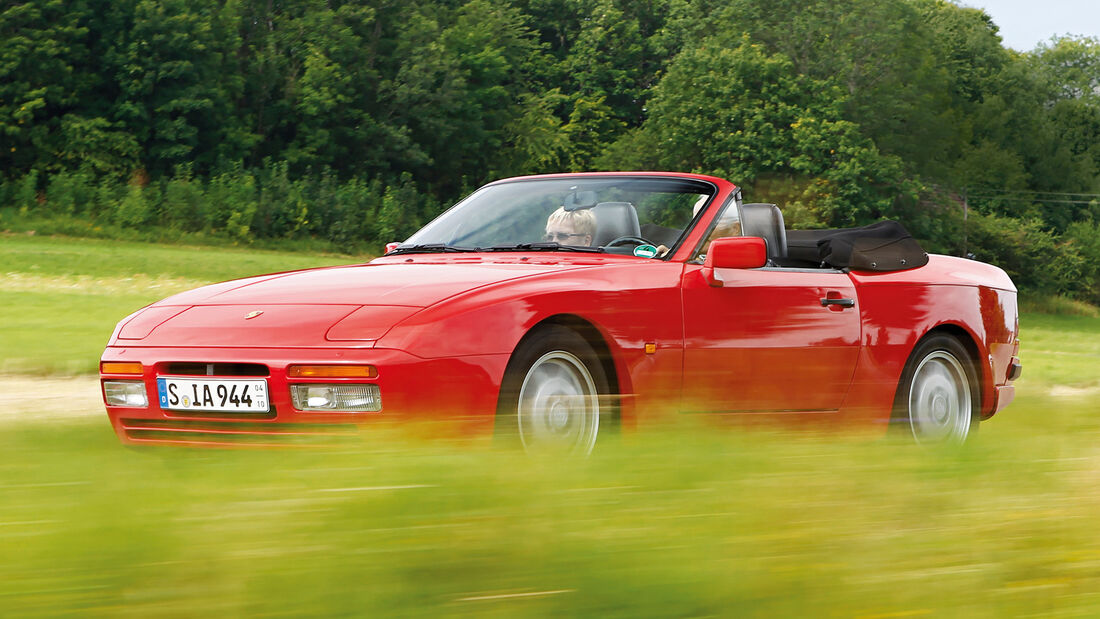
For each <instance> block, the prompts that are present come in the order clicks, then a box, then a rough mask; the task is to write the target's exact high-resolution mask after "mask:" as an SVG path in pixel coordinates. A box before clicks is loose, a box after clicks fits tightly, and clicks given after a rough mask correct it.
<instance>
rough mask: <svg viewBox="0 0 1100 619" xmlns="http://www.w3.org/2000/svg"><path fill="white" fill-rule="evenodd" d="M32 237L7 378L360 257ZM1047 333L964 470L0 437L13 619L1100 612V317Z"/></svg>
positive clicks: (406, 443)
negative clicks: (174, 300)
mask: <svg viewBox="0 0 1100 619" xmlns="http://www.w3.org/2000/svg"><path fill="white" fill-rule="evenodd" d="M9 240H12V239H10V238H2V239H0V256H2V257H0V261H2V265H3V266H2V267H0V273H5V274H6V275H4V277H7V280H5V281H6V284H7V285H6V286H5V288H4V290H5V292H3V293H0V303H3V306H4V307H7V308H16V311H9V312H8V316H7V317H6V318H7V320H6V324H2V325H0V338H3V339H2V343H3V346H2V350H3V357H10V356H11V355H13V354H15V355H18V356H19V357H18V358H23V359H26V358H31V357H30V356H29V355H31V354H32V353H31V351H36V352H34V354H36V355H38V357H35V358H36V359H37V361H36V363H39V364H42V366H43V367H58V368H64V367H67V366H66V363H68V362H69V361H70V360H73V359H76V357H75V356H73V355H75V354H76V352H75V348H74V349H73V350H67V349H65V347H66V346H72V345H73V344H72V343H73V342H81V341H87V342H92V341H94V342H95V346H86V347H87V348H88V349H89V350H90V351H91V353H90V354H91V357H90V359H91V361H90V366H89V367H92V368H94V362H95V359H96V358H98V354H99V351H100V349H101V347H102V344H103V340H105V339H106V337H107V335H108V334H109V331H110V327H111V325H113V323H114V321H115V320H117V319H118V317H121V315H124V314H126V313H128V312H130V311H131V310H132V309H134V308H135V307H137V306H138V305H140V304H142V303H144V302H145V300H146V299H148V300H152V299H154V298H157V297H159V296H163V294H162V293H164V294H166V293H167V292H170V290H167V288H171V287H172V286H173V285H181V286H182V285H185V284H187V285H190V283H192V282H198V281H200V280H205V279H211V280H212V279H223V278H225V277H233V276H235V275H239V274H244V273H233V272H226V271H221V270H219V269H231V268H236V266H237V265H239V264H240V263H241V262H243V261H244V260H246V259H248V260H258V261H260V262H256V263H253V265H250V266H249V267H247V268H249V269H251V268H252V267H253V266H255V267H256V268H255V271H267V270H276V269H285V268H291V267H298V266H308V263H309V262H310V261H315V262H314V264H319V263H327V262H340V261H344V260H346V259H341V258H340V257H330V256H298V255H290V254H259V255H258V256H252V254H253V253H254V252H246V253H240V252H229V253H223V252H224V250H203V251H201V252H194V253H188V252H191V250H188V249H186V248H163V247H151V246H141V245H125V244H123V245H116V244H110V243H103V244H96V243H90V244H87V245H85V244H84V243H86V242H84V241H81V242H70V241H68V240H59V239H39V238H35V239H18V240H14V241H13V244H9V243H8V241H9ZM70 251H71V252H75V253H72V254H65V252H70ZM115 252H121V253H115ZM59 255H65V256H66V257H58V256H59ZM158 255H159V256H160V257H159V258H157V257H156V256H158ZM120 261H125V262H127V264H130V265H131V267H130V268H123V269H121V270H119V269H118V264H119V262H120ZM299 261H300V262H299ZM139 264H140V265H141V266H140V268H138V267H135V266H134V265H139ZM30 265H37V268H31V266H30ZM135 274H140V276H137V277H135ZM26 281H29V282H30V284H27V285H24V284H22V283H20V282H26ZM158 285H159V286H163V287H164V289H161V288H158V289H155V290H153V289H152V286H158ZM67 286H68V287H67ZM116 305H117V307H115V306H116ZM115 314H117V316H116V315H115ZM13 316H14V317H15V318H16V319H17V320H16V321H15V322H12V321H13ZM104 323H106V324H104ZM12 325H14V326H12ZM1021 325H1022V329H1023V335H1022V341H1023V347H1022V351H1021V356H1022V357H1023V361H1024V377H1023V378H1022V379H1021V380H1020V381H1019V382H1018V384H1017V387H1018V398H1017V401H1016V402H1014V403H1013V404H1012V405H1011V406H1009V408H1008V409H1006V410H1005V411H1003V412H1001V413H1000V414H998V415H997V416H996V417H994V418H993V419H992V420H990V421H989V422H987V423H984V424H982V428H981V431H980V433H979V436H978V440H977V441H975V442H973V443H971V444H970V445H968V446H967V447H965V448H943V449H920V448H916V447H913V446H911V445H908V444H905V443H903V442H896V441H892V440H878V441H865V440H854V439H853V438H850V437H848V436H846V435H844V434H842V433H807V432H792V431H783V430H780V429H768V430H751V431H750V430H744V429H730V428H723V429H721V430H719V431H716V430H715V429H714V427H713V426H711V425H708V424H705V423H704V424H703V425H701V426H696V425H693V424H697V423H700V422H699V420H697V419H694V418H693V419H692V420H680V421H679V422H677V423H673V424H669V425H666V426H662V427H660V428H656V429H654V431H651V432H647V433H644V434H639V435H629V436H626V437H623V438H622V439H620V440H616V441H611V442H609V443H607V444H603V445H601V446H600V449H599V451H598V452H597V454H596V455H594V456H593V457H591V458H588V459H566V460H562V459H548V458H539V457H525V456H522V455H520V454H518V453H516V452H514V451H510V450H501V449H493V448H490V447H489V446H487V445H485V444H483V443H482V442H479V441H475V440H463V439H454V438H451V439H436V440H423V439H419V438H417V437H418V436H424V435H430V434H432V429H431V428H412V429H409V428H387V427H382V428H367V429H365V430H364V431H363V432H362V434H361V436H360V437H359V438H357V439H356V440H355V441H354V442H352V443H350V444H345V445H343V446H340V447H337V448H331V449H317V448H313V449H308V450H301V451H297V450H283V451H250V450H177V449H170V448H166V449H153V450H131V449H125V448H122V447H120V446H119V444H118V441H117V439H116V438H115V437H114V435H113V433H112V432H111V430H110V428H109V425H108V424H107V422H106V416H105V415H101V416H97V417H95V418H93V419H91V420H71V419H68V420H61V419H58V418H41V419H34V418H29V419H24V420H16V419H12V417H11V416H8V417H0V557H2V560H0V615H3V616H9V615H10V616H47V615H48V616H55V615H65V614H80V615H91V616H112V617H113V616H133V617H145V616H211V615H216V616H241V615H290V616H302V615H309V616H331V615H354V616H419V617H434V616H439V615H443V616H469V617H483V616H500V617H515V616H522V617H558V616H590V617H637V616H661V617H664V616H706V615H712V616H713V615H717V616H756V617H776V616H783V617H786V616H798V617H802V616H812V617H911V616H947V617H967V618H970V617H1006V616H1028V615H1032V616H1043V617H1091V616H1096V615H1098V614H1100V593H1098V592H1100V536H1097V535H1096V523H1097V522H1100V494H1098V493H1097V492H1096V484H1097V481H1098V480H1100V449H1098V447H1097V446H1098V445H1100V403H1098V398H1097V396H1098V395H1100V394H1098V392H1097V391H1096V388H1097V387H1100V363H1097V361H1098V360H1100V359H1098V358H1097V357H1098V356H1100V318H1094V317H1089V316H1087V315H1076V316H1048V315H1040V314H1031V313H1029V314H1026V315H1024V316H1023V317H1022V319H1021ZM81 354H85V353H81ZM5 363H6V362H5ZM73 367H76V366H75V365H74V366H73ZM1074 389H1076V391H1074ZM1059 390H1061V391H1059ZM1075 394H1076V395H1075Z"/></svg>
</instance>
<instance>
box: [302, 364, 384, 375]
mask: <svg viewBox="0 0 1100 619" xmlns="http://www.w3.org/2000/svg"><path fill="white" fill-rule="evenodd" d="M286 375H287V377H289V378H374V377H375V376H378V369H377V368H375V367H374V366H373V365H292V366H290V367H289V368H287V370H286Z"/></svg>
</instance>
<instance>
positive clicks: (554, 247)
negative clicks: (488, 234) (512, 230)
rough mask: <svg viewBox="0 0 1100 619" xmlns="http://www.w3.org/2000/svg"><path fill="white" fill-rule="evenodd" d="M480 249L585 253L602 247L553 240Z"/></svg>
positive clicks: (599, 251)
mask: <svg viewBox="0 0 1100 619" xmlns="http://www.w3.org/2000/svg"><path fill="white" fill-rule="evenodd" d="M482 251H579V252H587V253H595V254H599V253H603V248H602V247H588V246H587V245H562V244H561V243H558V242H555V241H547V242H545V243H516V244H515V245H493V246H492V247H484V248H482Z"/></svg>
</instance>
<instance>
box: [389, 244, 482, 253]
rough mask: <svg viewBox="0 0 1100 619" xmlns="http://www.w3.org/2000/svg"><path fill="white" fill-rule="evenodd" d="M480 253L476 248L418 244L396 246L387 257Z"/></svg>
mask: <svg viewBox="0 0 1100 619" xmlns="http://www.w3.org/2000/svg"><path fill="white" fill-rule="evenodd" d="M474 251H480V250H479V249H478V248H476V247H457V246H454V245H447V244H445V243H420V244H418V245H398V246H397V248H395V249H394V250H393V251H391V252H390V253H389V254H387V255H389V256H393V255H396V254H443V253H452V252H474Z"/></svg>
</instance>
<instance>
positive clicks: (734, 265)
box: [703, 236, 768, 288]
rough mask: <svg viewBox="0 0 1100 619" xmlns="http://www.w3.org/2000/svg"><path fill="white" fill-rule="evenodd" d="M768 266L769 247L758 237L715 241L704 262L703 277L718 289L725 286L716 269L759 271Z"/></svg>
mask: <svg viewBox="0 0 1100 619" xmlns="http://www.w3.org/2000/svg"><path fill="white" fill-rule="evenodd" d="M766 264H768V246H767V244H766V243H765V242H764V239H762V238H760V237H758V236H735V237H725V238H720V239H714V240H713V241H711V243H710V247H708V248H707V257H706V259H704V260H703V277H704V278H706V280H707V283H708V284H710V285H711V286H714V287H716V288H721V287H722V286H723V281H722V279H721V278H720V277H719V276H718V273H717V272H715V269H759V268H760V267H762V266H764V265H766Z"/></svg>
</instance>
